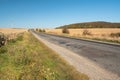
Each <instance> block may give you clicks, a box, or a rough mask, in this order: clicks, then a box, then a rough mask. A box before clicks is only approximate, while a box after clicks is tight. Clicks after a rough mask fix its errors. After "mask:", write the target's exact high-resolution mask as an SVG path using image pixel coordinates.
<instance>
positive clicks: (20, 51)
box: [0, 33, 89, 80]
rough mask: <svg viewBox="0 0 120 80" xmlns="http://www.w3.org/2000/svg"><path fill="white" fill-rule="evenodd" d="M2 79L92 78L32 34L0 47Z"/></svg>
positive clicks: (78, 79) (73, 79) (66, 79)
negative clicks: (77, 69) (76, 68)
mask: <svg viewBox="0 0 120 80" xmlns="http://www.w3.org/2000/svg"><path fill="white" fill-rule="evenodd" d="M0 80H89V78H88V77H87V76H86V75H85V74H82V73H79V72H77V71H76V70H75V69H74V68H73V67H72V66H70V65H69V64H68V63H66V62H65V61H64V60H63V59H62V58H60V57H59V55H57V54H56V53H55V52H54V51H52V50H51V49H49V48H48V47H46V46H45V45H44V44H43V43H42V42H40V41H38V40H37V39H36V38H35V37H34V36H32V35H31V34H30V33H24V34H23V35H21V36H19V37H18V38H16V39H15V40H11V41H9V42H8V43H7V45H6V46H3V47H1V48H0Z"/></svg>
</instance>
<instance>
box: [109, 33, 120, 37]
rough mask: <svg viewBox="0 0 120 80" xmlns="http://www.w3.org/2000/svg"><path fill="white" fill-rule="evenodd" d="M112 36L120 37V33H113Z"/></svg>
mask: <svg viewBox="0 0 120 80" xmlns="http://www.w3.org/2000/svg"><path fill="white" fill-rule="evenodd" d="M110 36H111V37H120V33H111V34H110Z"/></svg>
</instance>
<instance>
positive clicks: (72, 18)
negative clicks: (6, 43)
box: [0, 0, 120, 28]
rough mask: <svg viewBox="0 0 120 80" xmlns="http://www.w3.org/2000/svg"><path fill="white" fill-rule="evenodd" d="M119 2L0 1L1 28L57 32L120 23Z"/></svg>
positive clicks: (73, 0)
mask: <svg viewBox="0 0 120 80" xmlns="http://www.w3.org/2000/svg"><path fill="white" fill-rule="evenodd" d="M119 3H120V1H119V0H11V1H9V0H1V1H0V28H56V27H59V26H63V25H68V24H73V23H83V22H96V21H105V22H112V23H119V22H120V15H119V14H120V11H119V10H120V5H119Z"/></svg>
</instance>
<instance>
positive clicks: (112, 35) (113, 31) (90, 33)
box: [46, 28, 120, 42]
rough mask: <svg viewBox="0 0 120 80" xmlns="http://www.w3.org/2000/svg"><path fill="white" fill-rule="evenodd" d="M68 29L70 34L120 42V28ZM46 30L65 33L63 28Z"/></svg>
mask: <svg viewBox="0 0 120 80" xmlns="http://www.w3.org/2000/svg"><path fill="white" fill-rule="evenodd" d="M68 30H69V34H68V35H69V36H74V37H82V38H90V39H104V40H110V41H113V42H114V41H115V42H120V36H119V34H120V28H85V29H68ZM46 32H47V33H53V34H59V35H63V33H62V29H46Z"/></svg>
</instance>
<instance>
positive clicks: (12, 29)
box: [0, 28, 27, 34]
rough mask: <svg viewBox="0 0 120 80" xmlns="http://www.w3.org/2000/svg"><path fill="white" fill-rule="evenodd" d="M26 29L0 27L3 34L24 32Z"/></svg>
mask: <svg viewBox="0 0 120 80" xmlns="http://www.w3.org/2000/svg"><path fill="white" fill-rule="evenodd" d="M26 31H27V29H17V28H0V32H2V33H4V34H11V33H21V32H26Z"/></svg>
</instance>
